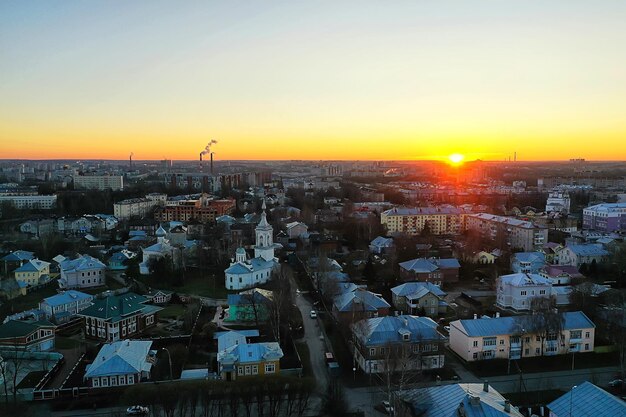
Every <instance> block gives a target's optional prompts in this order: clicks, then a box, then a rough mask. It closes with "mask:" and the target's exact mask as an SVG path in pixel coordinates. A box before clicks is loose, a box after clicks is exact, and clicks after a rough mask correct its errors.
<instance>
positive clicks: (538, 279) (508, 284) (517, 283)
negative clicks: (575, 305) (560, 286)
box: [496, 273, 552, 311]
mask: <svg viewBox="0 0 626 417" xmlns="http://www.w3.org/2000/svg"><path fill="white" fill-rule="evenodd" d="M496 294H497V295H496V305H497V306H498V307H500V308H511V309H513V310H517V311H523V310H530V307H531V303H532V299H533V298H537V297H551V296H552V283H551V282H550V280H549V279H547V278H544V277H542V276H541V275H539V274H523V273H517V274H509V275H502V276H501V277H499V278H498V283H497V289H496Z"/></svg>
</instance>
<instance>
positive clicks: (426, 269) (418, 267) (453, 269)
mask: <svg viewBox="0 0 626 417" xmlns="http://www.w3.org/2000/svg"><path fill="white" fill-rule="evenodd" d="M459 268H461V264H459V261H458V260H457V259H456V258H447V259H440V258H428V259H427V258H417V259H411V260H410V261H406V262H401V263H400V278H401V279H402V280H403V281H424V282H431V283H433V284H435V285H438V286H440V287H441V286H442V285H444V284H447V283H451V282H457V281H458V280H459Z"/></svg>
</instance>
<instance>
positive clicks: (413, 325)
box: [353, 315, 444, 346]
mask: <svg viewBox="0 0 626 417" xmlns="http://www.w3.org/2000/svg"><path fill="white" fill-rule="evenodd" d="M364 322H365V323H363V321H362V322H359V323H357V324H355V325H353V331H354V332H355V336H356V337H358V338H359V339H360V340H361V342H362V343H363V344H364V345H366V346H372V345H384V344H386V343H395V342H403V341H404V339H403V336H402V333H403V332H407V331H408V332H409V333H410V335H411V336H410V338H411V341H412V342H419V341H422V340H442V339H444V336H443V335H441V334H440V333H439V332H438V331H437V323H435V322H434V321H433V320H432V319H431V318H429V317H418V316H408V315H406V316H386V317H376V318H373V319H366V320H364Z"/></svg>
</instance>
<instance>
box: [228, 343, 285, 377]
mask: <svg viewBox="0 0 626 417" xmlns="http://www.w3.org/2000/svg"><path fill="white" fill-rule="evenodd" d="M236 340H237V343H235V344H233V345H231V346H228V347H226V348H224V350H221V351H219V352H217V365H218V374H219V375H220V377H221V378H222V379H223V380H226V381H233V380H235V379H237V378H243V377H246V376H259V375H261V376H262V375H275V374H278V373H279V372H280V359H281V358H282V357H283V356H284V355H283V350H282V349H281V348H280V345H279V344H278V343H276V342H265V343H244V342H245V339H244V340H241V339H236Z"/></svg>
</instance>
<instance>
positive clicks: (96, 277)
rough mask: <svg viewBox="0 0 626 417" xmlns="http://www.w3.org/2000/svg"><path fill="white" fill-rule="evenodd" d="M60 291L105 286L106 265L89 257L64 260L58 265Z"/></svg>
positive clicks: (82, 256) (83, 256)
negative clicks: (59, 270)
mask: <svg viewBox="0 0 626 417" xmlns="http://www.w3.org/2000/svg"><path fill="white" fill-rule="evenodd" d="M59 268H60V269H61V278H60V279H59V287H60V288H62V289H74V288H90V287H99V286H102V285H105V283H106V279H105V273H106V268H107V267H106V265H105V264H103V263H102V262H100V261H99V260H98V259H96V258H94V257H92V256H90V255H80V256H79V257H78V258H76V259H65V260H63V261H61V263H60V264H59Z"/></svg>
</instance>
